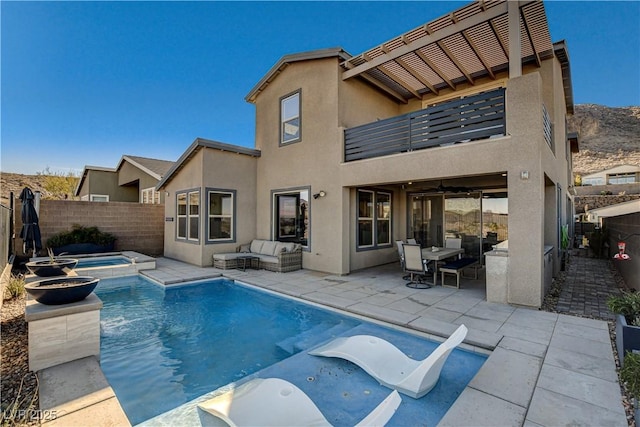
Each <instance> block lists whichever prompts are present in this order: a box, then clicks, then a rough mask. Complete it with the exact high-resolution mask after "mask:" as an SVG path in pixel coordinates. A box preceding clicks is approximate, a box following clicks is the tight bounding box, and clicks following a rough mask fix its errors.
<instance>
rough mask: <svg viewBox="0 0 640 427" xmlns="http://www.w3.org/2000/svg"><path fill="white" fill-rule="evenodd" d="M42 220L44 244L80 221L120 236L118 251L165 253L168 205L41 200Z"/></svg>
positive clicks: (19, 243) (19, 250)
mask: <svg viewBox="0 0 640 427" xmlns="http://www.w3.org/2000/svg"><path fill="white" fill-rule="evenodd" d="M20 206H21V204H20V201H19V200H17V201H16V217H15V224H16V228H15V230H16V242H15V247H16V251H17V253H18V254H22V240H21V239H20V238H19V234H20V229H21V228H22V219H21V217H20V212H19V207H20ZM39 219H40V232H41V234H42V244H43V246H46V242H47V239H48V238H49V237H51V236H53V235H54V234H58V233H60V232H63V231H68V230H71V228H72V227H73V225H74V224H79V225H83V226H85V227H93V226H95V227H98V228H99V229H100V231H104V232H108V233H111V234H114V235H115V236H116V238H117V239H118V240H117V241H116V247H115V249H116V250H118V251H136V252H140V253H143V254H146V255H151V256H157V255H162V253H163V252H164V205H150V204H142V203H130V202H106V203H103V202H81V201H72V200H41V201H40V213H39Z"/></svg>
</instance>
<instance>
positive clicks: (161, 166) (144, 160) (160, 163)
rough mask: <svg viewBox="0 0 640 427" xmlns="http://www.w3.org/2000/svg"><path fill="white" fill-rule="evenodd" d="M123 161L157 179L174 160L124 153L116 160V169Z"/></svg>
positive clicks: (169, 167) (166, 170)
mask: <svg viewBox="0 0 640 427" xmlns="http://www.w3.org/2000/svg"><path fill="white" fill-rule="evenodd" d="M125 161H127V162H129V163H131V164H132V165H133V166H135V167H137V168H138V169H140V170H142V171H143V172H145V173H147V174H149V175H150V176H152V177H154V178H155V179H157V180H158V181H160V180H161V179H162V177H163V176H164V175H165V174H166V173H167V172H168V171H169V170H170V169H171V167H172V166H173V164H174V162H171V161H169V160H159V159H151V158H148V157H139V156H130V155H127V154H125V155H124V156H122V158H121V159H120V161H119V162H118V166H116V169H117V170H120V168H121V167H122V164H123V163H124V162H125Z"/></svg>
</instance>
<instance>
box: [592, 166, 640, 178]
mask: <svg viewBox="0 0 640 427" xmlns="http://www.w3.org/2000/svg"><path fill="white" fill-rule="evenodd" d="M611 172H613V173H618V172H640V166H637V165H629V164H625V165H618V166H614V167H612V168H609V169H604V170H601V171H598V172H593V173H590V174H589V175H583V176H582V179H585V178H589V177H592V176H596V175H601V174H603V173H605V174H606V173H611Z"/></svg>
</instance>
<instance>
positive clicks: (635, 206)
mask: <svg viewBox="0 0 640 427" xmlns="http://www.w3.org/2000/svg"><path fill="white" fill-rule="evenodd" d="M638 212H640V200H639V199H636V200H630V201H628V202H623V203H617V204H615V205H609V206H605V207H602V208H597V209H590V210H589V211H587V212H586V214H587V217H588V219H589V221H590V222H598V221H599V219H600V218H609V217H612V216H621V215H628V214H632V213H638Z"/></svg>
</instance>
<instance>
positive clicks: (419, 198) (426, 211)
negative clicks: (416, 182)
mask: <svg viewBox="0 0 640 427" xmlns="http://www.w3.org/2000/svg"><path fill="white" fill-rule="evenodd" d="M442 203H443V199H442V195H426V194H411V195H409V218H408V221H407V224H408V228H409V229H408V230H407V231H408V234H407V237H408V238H413V239H416V241H417V242H418V243H420V245H421V246H422V247H423V248H426V247H429V246H440V247H442V246H444V240H443V233H442Z"/></svg>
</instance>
